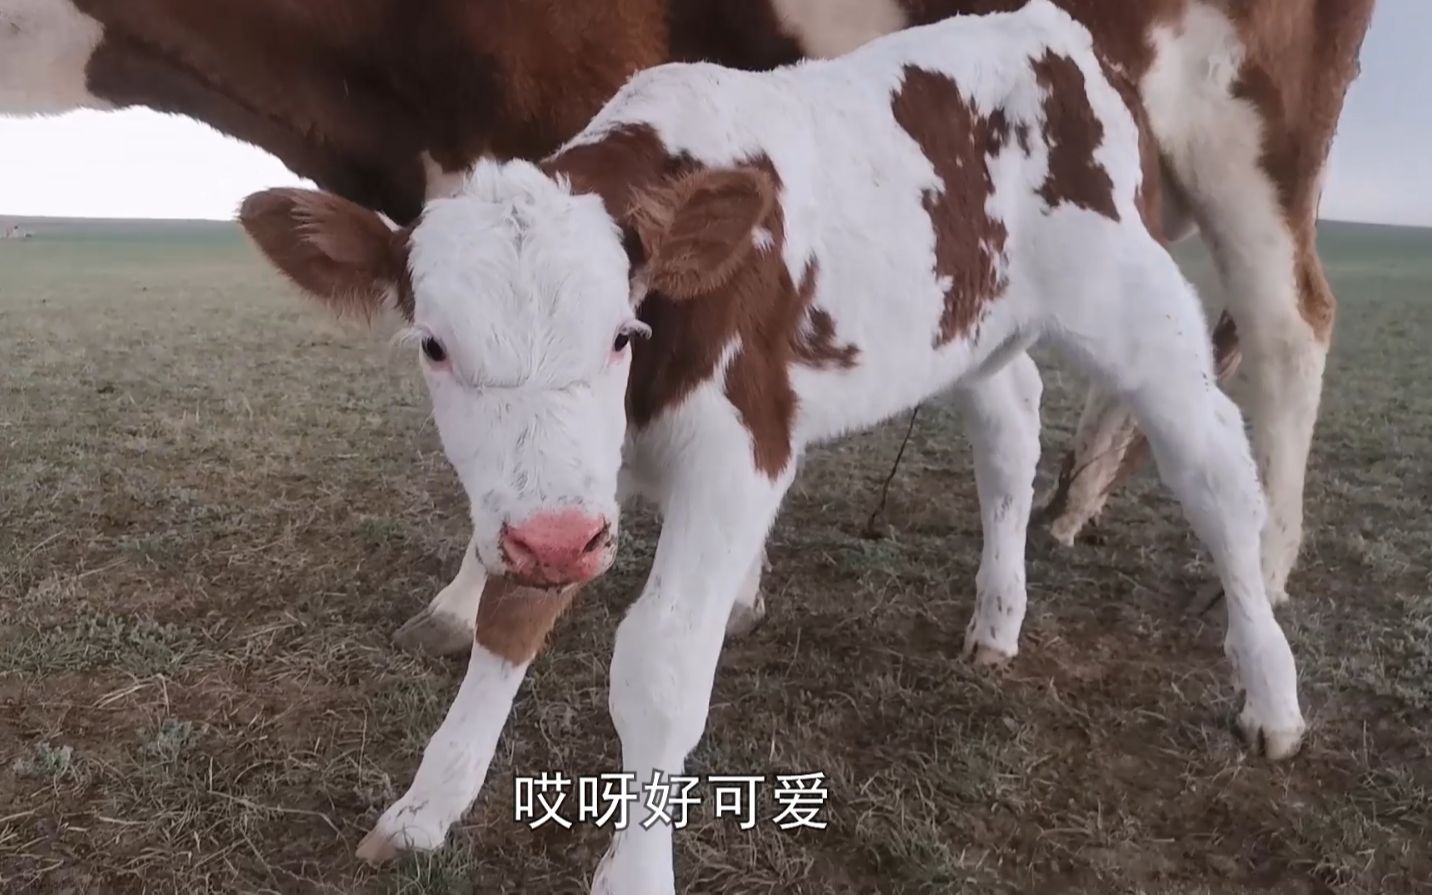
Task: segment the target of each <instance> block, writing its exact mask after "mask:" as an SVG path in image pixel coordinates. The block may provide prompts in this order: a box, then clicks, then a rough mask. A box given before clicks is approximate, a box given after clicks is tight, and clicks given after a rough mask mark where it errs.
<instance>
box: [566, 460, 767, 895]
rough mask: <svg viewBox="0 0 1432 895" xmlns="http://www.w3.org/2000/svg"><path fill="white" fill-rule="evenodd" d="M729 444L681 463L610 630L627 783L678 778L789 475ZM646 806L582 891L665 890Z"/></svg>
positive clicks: (663, 832)
mask: <svg viewBox="0 0 1432 895" xmlns="http://www.w3.org/2000/svg"><path fill="white" fill-rule="evenodd" d="M741 434H742V435H744V434H745V433H744V432H742V433H741ZM705 439H706V435H705V434H704V433H703V434H702V436H701V437H699V438H695V439H692V441H693V443H697V444H700V443H702V442H703V440H705ZM708 444H709V442H708ZM733 450H734V452H735V453H734V457H735V460H736V461H739V462H733V461H732V460H727V461H726V462H725V463H724V464H714V463H711V464H708V462H707V460H708V457H706V456H703V457H701V458H696V459H694V460H693V461H689V462H687V463H686V464H684V468H685V469H692V468H693V467H695V468H699V469H700V470H701V471H700V473H697V474H686V475H682V476H681V477H682V478H683V481H682V482H681V483H680V484H679V485H678V486H677V487H675V488H673V489H672V491H671V493H670V496H669V501H668V502H669V504H670V507H669V509H668V511H667V513H666V514H665V519H666V521H665V524H664V525H663V527H662V533H661V539H660V541H659V542H658V544H657V551H656V559H655V562H654V563H653V566H652V572H651V577H650V579H649V580H648V581H647V584H646V587H645V589H644V590H643V592H642V595H641V597H640V598H639V599H638V600H637V601H636V603H634V604H633V605H632V607H631V609H630V611H628V613H627V615H626V618H625V619H623V621H622V623H621V626H620V627H619V628H618V629H617V639H616V648H615V652H614V653H613V656H612V666H611V697H610V702H611V713H612V719H613V721H614V722H615V725H616V729H617V733H618V734H619V735H620V736H621V743H622V763H623V769H624V770H625V771H626V772H628V773H631V774H634V775H635V777H634V779H635V780H636V782H637V785H638V787H640V786H643V785H645V784H648V783H650V782H651V781H652V779H653V774H654V772H658V771H659V772H661V774H662V779H666V778H669V777H670V775H673V774H681V773H682V771H683V768H684V766H685V761H686V756H687V754H688V753H689V752H690V751H691V750H692V748H694V747H695V746H696V743H697V741H698V740H699V739H700V737H701V732H702V730H703V728H704V727H705V725H706V716H707V711H708V709H709V707H710V701H711V687H712V681H713V679H714V677H715V672H716V660H717V658H718V656H719V655H720V652H721V644H722V641H723V639H724V635H725V628H726V622H727V619H728V617H729V616H730V613H731V607H732V605H733V603H734V602H735V600H736V598H737V594H738V593H739V592H740V590H741V588H742V585H743V582H744V581H745V580H746V579H747V577H748V574H749V573H750V571H751V569H752V564H753V563H758V562H759V560H760V550H761V544H762V542H763V541H764V539H765V536H766V533H767V531H768V530H769V528H770V525H771V522H772V520H773V519H774V517H775V514H776V510H777V508H778V507H779V505H780V500H781V496H782V495H783V494H784V492H785V489H786V486H787V485H788V483H789V479H790V474H789V471H788V472H787V473H786V474H784V475H782V476H779V477H778V478H777V480H775V481H773V480H772V479H770V478H768V477H766V476H765V475H764V474H762V473H760V472H758V471H757V470H755V469H754V468H753V467H752V464H751V454H750V446H749V441H746V443H745V444H742V445H739V446H736V447H734V448H733ZM730 455H731V452H730V451H728V452H727V456H730ZM718 465H719V466H720V468H717V466H718ZM645 802H646V800H645V799H639V800H638V801H637V802H636V803H634V804H633V810H632V812H631V816H630V823H629V825H628V826H627V827H626V828H625V829H624V830H621V831H619V832H617V833H616V835H615V837H614V839H613V840H612V844H611V846H610V848H609V849H608V850H607V853H606V855H605V856H604V857H603V858H602V862H601V865H600V866H599V867H598V869H597V873H596V878H595V880H594V881H593V884H592V891H593V893H599V895H671V893H673V892H675V891H676V888H675V877H674V873H673V870H672V855H671V849H672V830H671V828H670V827H669V826H667V825H666V824H665V823H663V822H658V823H653V824H652V825H651V826H650V827H649V828H645V827H644V823H645V822H646V821H647V819H648V817H650V815H651V812H650V810H649V809H648V808H647V807H646V806H645Z"/></svg>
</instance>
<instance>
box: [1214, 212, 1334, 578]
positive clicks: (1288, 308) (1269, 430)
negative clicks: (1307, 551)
mask: <svg viewBox="0 0 1432 895" xmlns="http://www.w3.org/2000/svg"><path fill="white" fill-rule="evenodd" d="M1265 198H1266V199H1267V200H1268V201H1267V203H1266V204H1265V205H1261V206H1260V205H1259V203H1257V202H1256V201H1254V196H1246V197H1245V200H1244V202H1243V203H1242V204H1241V205H1239V206H1238V207H1237V208H1236V209H1235V208H1228V209H1225V213H1224V214H1222V215H1220V216H1219V217H1218V218H1217V219H1216V220H1215V221H1214V222H1212V223H1210V224H1209V225H1208V230H1209V231H1210V236H1211V244H1212V247H1213V251H1214V255H1215V257H1217V258H1218V260H1219V265H1220V267H1221V268H1222V269H1223V270H1224V275H1225V276H1226V277H1227V279H1228V283H1229V308H1228V310H1229V313H1230V314H1231V315H1232V316H1233V319H1234V321H1235V322H1236V323H1237V325H1238V336H1239V344H1240V348H1241V350H1242V354H1243V362H1242V366H1241V370H1240V375H1239V376H1238V377H1237V378H1236V379H1235V380H1234V384H1233V392H1234V394H1236V395H1237V396H1238V397H1239V399H1240V401H1241V402H1242V404H1243V406H1244V407H1245V408H1246V409H1247V412H1248V416H1249V419H1250V421H1251V423H1252V429H1253V451H1254V455H1255V456H1256V457H1257V459H1258V471H1259V474H1260V476H1261V477H1262V480H1263V489H1264V491H1265V493H1266V494H1267V498H1268V522H1267V525H1266V526H1265V527H1264V529H1263V532H1262V536H1261V543H1262V554H1263V576H1264V581H1265V582H1266V584H1267V588H1268V596H1269V599H1271V600H1272V601H1273V603H1274V605H1277V604H1279V603H1282V602H1284V601H1286V600H1287V584H1288V576H1289V574H1290V573H1291V572H1292V570H1293V566H1294V564H1295V563H1296V562H1297V558H1298V550H1299V547H1300V546H1301V544H1302V537H1303V486H1304V481H1305V478H1306V474H1307V466H1308V454H1309V452H1310V450H1311V448H1312V441H1313V429H1314V426H1315V425H1316V423H1317V418H1318V404H1319V399H1320V398H1321V395H1322V383H1323V369H1324V366H1325V363H1326V360H1327V352H1328V342H1329V338H1330V336H1331V332H1332V322H1333V313H1334V299H1333V293H1332V289H1331V288H1330V287H1329V286H1328V283H1327V280H1326V279H1325V278H1324V276H1323V271H1322V266H1321V265H1320V264H1319V263H1318V257H1317V247H1316V245H1315V244H1314V238H1315V237H1314V235H1313V225H1312V224H1311V223H1309V224H1308V226H1307V227H1306V232H1305V233H1304V234H1302V235H1297V234H1294V233H1293V232H1291V231H1290V230H1289V228H1288V225H1287V222H1286V220H1285V218H1284V216H1283V213H1282V212H1281V210H1279V209H1278V208H1277V207H1276V205H1275V204H1274V202H1273V195H1272V189H1271V186H1269V188H1268V191H1267V194H1266V196H1265Z"/></svg>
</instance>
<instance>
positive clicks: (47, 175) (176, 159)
mask: <svg viewBox="0 0 1432 895" xmlns="http://www.w3.org/2000/svg"><path fill="white" fill-rule="evenodd" d="M1429 36H1432V0H1378V5H1377V11H1376V13H1375V14H1374V16H1373V21H1372V29H1371V31H1370V32H1369V33H1368V37H1367V41H1366V43H1365V44H1364V45H1363V51H1362V77H1361V78H1360V79H1359V80H1358V81H1357V82H1355V83H1354V84H1353V86H1352V89H1351V91H1349V94H1348V100H1347V104H1346V106H1344V109H1343V118H1342V123H1341V125H1340V128H1339V131H1338V138H1337V142H1336V143H1335V144H1334V146H1333V153H1332V158H1331V159H1330V161H1329V168H1328V178H1327V183H1326V185H1325V187H1324V190H1323V205H1322V216H1323V217H1325V218H1333V219H1338V220H1354V221H1370V222H1375V223H1388V224H1417V225H1424V226H1432V51H1429V46H1428V37H1429ZM301 183H303V181H301V180H300V179H299V178H297V177H296V176H294V175H293V174H292V173H290V172H289V171H288V170H287V169H286V168H284V166H283V165H282V164H281V163H280V162H279V161H278V160H277V159H275V158H273V157H272V156H270V155H268V154H267V153H265V152H263V151H261V150H258V149H255V148H253V147H250V146H246V145H244V144H242V143H239V142H237V141H235V140H231V139H229V138H227V137H224V136H222V135H220V134H219V133H217V132H215V131H213V130H211V129H210V128H208V127H206V126H204V125H202V124H198V123H196V122H194V121H191V120H189V119H184V118H178V117H174V116H166V115H159V114H157V113H153V112H149V111H146V110H129V111H123V112H107V113H106V112H76V113H72V114H70V115H65V116H60V117H57V118H43V119H9V118H0V214H11V215H26V216H55V217H116V218H127V217H144V218H202V219H210V220H225V219H229V218H232V217H233V215H234V212H235V210H236V209H237V208H238V205H239V202H240V201H241V200H242V199H243V197H244V196H246V195H248V194H249V193H251V192H253V191H255V190H259V189H264V188H266V187H271V186H289V185H298V184H301Z"/></svg>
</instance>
